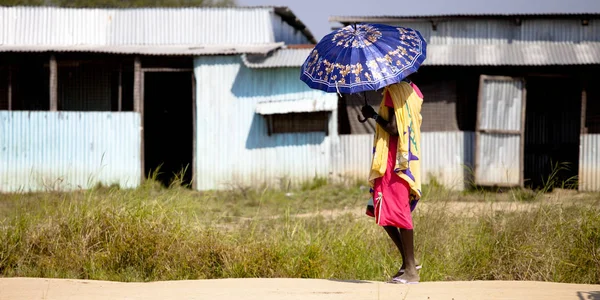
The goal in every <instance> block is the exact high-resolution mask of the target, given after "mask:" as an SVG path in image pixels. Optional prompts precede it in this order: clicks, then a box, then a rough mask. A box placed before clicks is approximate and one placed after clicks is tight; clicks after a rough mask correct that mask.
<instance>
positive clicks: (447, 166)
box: [421, 131, 475, 190]
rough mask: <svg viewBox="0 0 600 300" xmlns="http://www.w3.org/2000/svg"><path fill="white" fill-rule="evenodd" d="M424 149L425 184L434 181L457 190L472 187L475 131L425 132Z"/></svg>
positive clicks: (422, 165) (423, 173)
mask: <svg viewBox="0 0 600 300" xmlns="http://www.w3.org/2000/svg"><path fill="white" fill-rule="evenodd" d="M421 149H422V153H421V156H422V161H421V168H422V170H421V174H422V176H423V178H422V180H423V182H430V181H432V180H435V181H437V182H439V183H441V184H442V185H444V186H445V187H447V188H450V189H454V190H462V189H464V188H465V187H468V186H469V185H472V184H473V178H472V176H473V161H474V149H475V134H474V133H473V132H472V131H449V132H422V133H421Z"/></svg>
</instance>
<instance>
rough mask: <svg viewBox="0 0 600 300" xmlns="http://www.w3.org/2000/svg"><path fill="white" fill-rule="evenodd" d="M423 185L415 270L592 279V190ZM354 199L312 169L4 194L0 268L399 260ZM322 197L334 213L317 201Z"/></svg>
mask: <svg viewBox="0 0 600 300" xmlns="http://www.w3.org/2000/svg"><path fill="white" fill-rule="evenodd" d="M426 195H427V197H428V198H427V199H424V200H423V202H422V203H423V204H419V205H420V206H419V207H418V208H417V210H416V211H415V216H414V218H415V226H416V243H417V244H416V247H417V254H418V257H419V260H420V261H421V263H422V264H423V265H424V268H423V269H422V271H421V278H422V280H429V281H431V280H434V281H435V280H478V279H485V280H488V279H489V280H495V279H503V280H512V279H514V280H542V281H556V282H576V283H596V284H599V283H600V272H598V270H600V208H598V207H599V206H598V204H599V202H598V197H597V195H594V194H589V195H587V194H586V195H583V197H582V196H581V195H576V196H577V197H579V198H580V201H579V202H576V201H571V200H572V199H564V200H561V201H553V202H548V201H542V200H536V201H534V202H532V203H527V206H526V207H525V208H520V209H513V210H493V209H492V206H493V205H494V203H497V202H498V201H510V197H507V198H502V199H500V198H498V199H494V200H493V201H488V200H489V199H488V200H486V201H479V202H477V203H476V204H478V206H477V207H478V208H477V209H473V211H471V212H470V213H469V214H465V213H464V212H462V211H460V210H459V211H456V209H454V208H453V206H454V205H456V200H457V199H460V198H461V197H464V196H463V194H460V193H454V192H450V191H446V190H444V189H443V188H440V187H436V188H428V189H426ZM469 197H471V198H474V197H476V195H473V194H471V195H469ZM367 198H368V194H367V192H366V190H364V189H361V188H360V187H359V186H356V185H348V186H340V185H333V184H327V183H326V182H323V180H322V179H316V180H315V181H314V182H312V183H306V184H304V185H301V187H300V188H298V189H295V190H291V191H281V190H273V189H269V188H267V187H257V188H244V189H231V190H229V191H219V192H207V193H199V192H193V191H190V190H188V189H184V188H181V187H177V186H172V187H171V188H168V189H165V188H162V187H160V186H159V185H157V184H155V183H153V182H152V181H150V182H147V183H145V184H144V185H143V186H141V187H140V188H138V189H134V190H120V189H118V188H116V187H112V188H102V187H99V188H97V189H93V190H89V191H80V192H73V193H37V194H18V195H5V196H2V198H1V199H0V276H31V277H62V278H84V279H101V280H117V281H154V280H176V279H197V278H225V277H297V278H335V279H362V280H385V279H387V277H388V276H390V275H391V274H393V273H395V272H396V271H397V268H398V267H399V266H400V264H401V261H400V257H399V254H398V253H397V250H395V248H394V247H393V245H392V244H391V242H390V241H389V240H388V238H387V237H386V236H385V233H384V232H383V230H381V228H378V227H377V226H376V225H375V224H374V223H373V221H372V219H370V218H368V217H366V216H365V215H364V214H363V212H364V205H365V202H366V200H367ZM446 199H451V200H450V201H447V200H446ZM563 202H564V203H563ZM332 209H338V210H340V211H341V212H340V213H337V214H325V215H320V214H317V212H323V211H325V210H332Z"/></svg>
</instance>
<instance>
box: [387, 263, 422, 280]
mask: <svg viewBox="0 0 600 300" xmlns="http://www.w3.org/2000/svg"><path fill="white" fill-rule="evenodd" d="M416 268H417V271H418V270H421V268H422V266H421V265H419V264H417V267H416ZM402 274H404V265H402V267H400V269H399V270H398V272H396V274H394V276H392V279H393V278H396V277H398V276H400V275H402Z"/></svg>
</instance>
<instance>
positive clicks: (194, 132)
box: [192, 71, 198, 190]
mask: <svg viewBox="0 0 600 300" xmlns="http://www.w3.org/2000/svg"><path fill="white" fill-rule="evenodd" d="M196 141H197V140H196V76H195V75H194V72H193V71H192V189H194V190H197V189H198V183H197V180H196Z"/></svg>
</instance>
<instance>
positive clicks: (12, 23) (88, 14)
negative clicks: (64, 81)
mask: <svg viewBox="0 0 600 300" xmlns="http://www.w3.org/2000/svg"><path fill="white" fill-rule="evenodd" d="M307 41H308V39H307V38H306V37H305V36H304V34H303V33H302V32H300V31H298V30H296V29H294V28H293V27H292V26H290V25H289V24H288V23H286V22H284V21H282V19H281V17H280V16H279V15H277V14H276V13H275V10H274V8H273V7H254V8H249V7H245V8H235V7H230V8H200V7H186V8H133V9H113V8H59V7H20V6H19V7H0V45H2V47H0V48H4V49H6V50H4V51H19V50H20V51H36V50H37V51H41V49H39V48H43V47H50V48H48V49H47V50H55V51H58V50H69V49H68V48H61V46H77V48H76V49H75V50H82V51H95V52H109V53H141V52H143V51H147V52H149V53H148V54H169V53H171V54H210V53H240V52H241V51H240V50H239V49H237V50H235V51H234V50H228V49H229V48H232V47H233V48H235V47H240V46H244V45H260V44H274V43H278V42H290V43H306V42H307ZM149 45H152V46H158V45H162V46H163V48H160V49H158V50H157V49H147V48H148V47H147V46H149ZM190 45H192V46H196V47H195V48H194V49H192V48H190ZM210 45H213V46H214V45H220V46H219V47H216V48H214V47H213V48H210V49H204V48H203V47H202V46H204V47H206V46H210ZM9 46H10V47H9ZM107 46H138V47H137V48H136V47H130V48H119V47H117V48H114V47H107ZM143 46H146V47H143ZM196 48H197V49H196ZM75 50H71V51H75ZM181 52H183V53H181ZM254 53H262V51H255V52H254ZM144 54H145V53H144Z"/></svg>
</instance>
